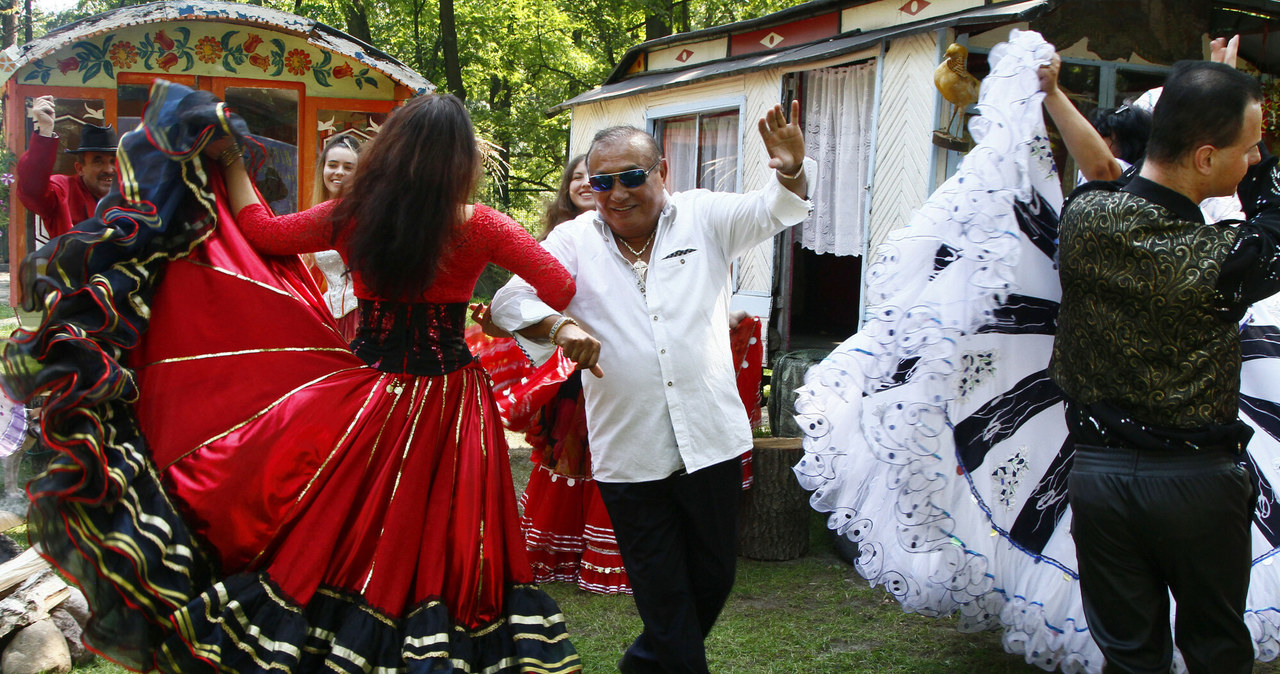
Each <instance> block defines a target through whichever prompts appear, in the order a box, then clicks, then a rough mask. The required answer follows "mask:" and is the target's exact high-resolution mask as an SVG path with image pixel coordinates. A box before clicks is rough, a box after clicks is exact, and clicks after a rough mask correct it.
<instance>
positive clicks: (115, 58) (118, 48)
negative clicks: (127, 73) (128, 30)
mask: <svg viewBox="0 0 1280 674" xmlns="http://www.w3.org/2000/svg"><path fill="white" fill-rule="evenodd" d="M107 58H109V59H111V65H113V66H115V67H117V68H120V69H121V70H123V69H125V68H129V67H131V66H132V65H133V64H135V63H137V62H138V48H137V47H135V46H133V43H132V42H117V43H115V44H113V45H111V49H110V50H108V52H107Z"/></svg>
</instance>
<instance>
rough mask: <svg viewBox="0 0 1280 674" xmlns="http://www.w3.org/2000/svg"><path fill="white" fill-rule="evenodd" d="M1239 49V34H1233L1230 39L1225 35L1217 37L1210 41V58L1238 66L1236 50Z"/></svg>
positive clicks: (1215, 61)
mask: <svg viewBox="0 0 1280 674" xmlns="http://www.w3.org/2000/svg"><path fill="white" fill-rule="evenodd" d="M1239 50H1240V36H1239V35H1232V36H1231V39H1230V40H1228V39H1227V38H1225V37H1215V38H1214V39H1212V40H1210V41H1209V60H1210V61H1213V62H1214V63H1225V64H1226V65H1229V66H1231V67H1232V68H1234V67H1236V52H1237V51H1239Z"/></svg>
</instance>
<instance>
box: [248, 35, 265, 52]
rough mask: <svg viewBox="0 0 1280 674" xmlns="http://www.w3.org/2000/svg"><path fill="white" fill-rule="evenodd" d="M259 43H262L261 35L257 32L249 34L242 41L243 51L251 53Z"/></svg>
mask: <svg viewBox="0 0 1280 674" xmlns="http://www.w3.org/2000/svg"><path fill="white" fill-rule="evenodd" d="M260 44H262V36H260V35H258V34H257V33H252V34H250V35H249V39H248V40H245V41H244V53H246V54H252V53H253V50H255V49H257V48H258V45H260Z"/></svg>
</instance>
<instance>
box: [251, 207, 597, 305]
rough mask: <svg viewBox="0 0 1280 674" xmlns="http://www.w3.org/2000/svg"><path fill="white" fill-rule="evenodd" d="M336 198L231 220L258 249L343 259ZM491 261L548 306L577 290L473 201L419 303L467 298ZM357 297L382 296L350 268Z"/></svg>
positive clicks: (519, 230) (526, 237) (506, 222)
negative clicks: (332, 252) (329, 253)
mask: <svg viewBox="0 0 1280 674" xmlns="http://www.w3.org/2000/svg"><path fill="white" fill-rule="evenodd" d="M337 203H338V202H337V200H331V201H326V202H324V203H322V204H319V205H317V206H314V207H312V208H309V209H307V210H305V211H302V212H299V213H292V214H289V215H280V216H274V217H273V216H271V215H270V213H269V212H268V211H267V209H266V207H264V206H263V205H261V204H251V205H249V206H246V207H244V208H243V209H241V210H240V212H239V213H237V214H236V223H237V224H238V225H239V226H240V230H241V231H242V232H243V233H244V235H245V238H246V239H248V241H249V243H250V244H251V245H252V246H253V247H254V248H255V249H256V250H258V251H259V252H263V253H267V254H271V255H296V254H300V253H312V252H315V251H320V250H328V249H330V248H335V247H336V249H337V250H338V252H339V253H341V254H342V256H343V258H346V257H347V250H346V248H347V242H346V241H345V240H343V239H339V240H338V241H337V244H336V246H335V244H334V243H332V241H333V224H332V220H331V218H330V217H329V216H330V214H331V213H332V212H333V209H334V207H335V206H336V205H337ZM489 262H493V263H494V264H497V265H498V266H500V267H503V268H504V269H507V270H510V271H511V272H513V273H515V274H516V275H518V276H520V277H521V278H523V279H525V280H526V281H528V282H529V284H530V285H532V286H533V287H534V288H535V289H537V291H538V297H539V298H540V299H541V300H542V301H543V302H546V303H547V304H548V305H549V306H551V307H552V308H555V309H557V310H562V309H564V308H565V307H566V306H567V305H568V304H569V300H571V299H573V293H574V291H575V289H576V287H575V285H574V281H573V277H571V276H570V275H569V272H568V271H566V270H565V268H564V266H563V265H561V264H560V262H559V261H558V260H556V259H555V258H554V257H552V255H551V254H550V253H548V252H547V251H546V250H544V249H543V248H542V246H541V245H539V244H538V242H537V241H535V240H534V239H533V237H532V236H531V235H530V234H529V233H528V232H527V231H525V229H524V228H523V227H521V226H520V224H519V223H517V222H516V221H515V220H512V219H511V218H509V217H507V216H506V215H504V214H502V213H500V212H498V211H495V210H493V209H492V208H489V207H488V206H485V205H483V204H476V206H475V212H474V213H473V214H472V216H471V218H470V219H468V220H467V221H466V223H465V225H464V227H463V229H462V230H461V232H460V233H459V234H458V235H456V236H455V237H454V239H453V240H452V241H450V242H449V244H448V246H447V247H446V249H445V251H444V252H443V253H442V255H441V258H440V262H439V264H440V268H439V271H437V272H436V277H435V280H434V281H433V282H432V284H431V287H429V288H427V290H426V291H424V292H423V293H422V295H421V296H419V297H417V298H414V301H418V302H434V303H441V304H448V303H454V302H467V301H469V300H470V299H471V295H472V292H473V291H474V289H475V285H476V280H477V279H479V278H480V273H481V272H483V271H484V268H485V265H486V264H488V263H489ZM352 277H353V280H354V281H355V292H356V297H359V298H361V299H385V298H379V297H377V296H375V295H374V294H373V293H372V292H371V291H370V290H369V288H368V287H367V286H366V285H365V284H364V283H363V281H362V280H361V278H360V275H359V274H358V273H356V272H352Z"/></svg>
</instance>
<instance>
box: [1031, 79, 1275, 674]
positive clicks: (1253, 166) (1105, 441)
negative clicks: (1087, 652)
mask: <svg viewBox="0 0 1280 674" xmlns="http://www.w3.org/2000/svg"><path fill="white" fill-rule="evenodd" d="M1260 101H1261V95H1260V92H1259V88H1258V83H1257V81H1256V80H1254V79H1253V78H1252V77H1249V76H1247V75H1244V74H1243V73H1240V72H1238V71H1236V70H1234V69H1232V68H1230V67H1227V66H1224V65H1222V64H1218V63H1210V62H1205V61H1194V62H1193V61H1183V62H1179V63H1177V64H1175V65H1174V67H1173V70H1172V71H1171V72H1170V74H1169V77H1168V80H1167V81H1166V82H1165V88H1164V93H1163V95H1162V96H1161V98H1160V102H1159V103H1158V104H1157V106H1156V108H1155V111H1154V114H1153V119H1152V132H1151V140H1150V144H1149V145H1148V150H1147V158H1146V161H1145V163H1144V164H1143V166H1142V169H1141V171H1140V172H1139V174H1138V176H1137V177H1135V178H1134V179H1133V180H1132V181H1131V182H1129V183H1128V184H1127V185H1125V186H1124V187H1123V188H1120V187H1119V186H1118V185H1115V184H1112V185H1110V186H1109V187H1107V186H1104V185H1102V184H1098V183H1091V184H1090V185H1089V186H1087V187H1086V188H1085V189H1084V190H1082V191H1081V192H1077V193H1076V194H1073V195H1072V198H1071V199H1070V200H1069V202H1068V203H1067V205H1066V207H1065V208H1064V209H1063V216H1062V223H1061V238H1060V248H1059V261H1060V272H1059V274H1060V276H1061V280H1062V305H1061V310H1060V314H1059V319H1058V333H1057V337H1056V338H1055V340H1054V351H1053V359H1052V361H1051V364H1050V374H1051V376H1052V377H1053V379H1054V381H1055V382H1057V383H1058V385H1059V386H1061V387H1062V389H1063V391H1064V393H1065V394H1066V397H1067V425H1068V427H1069V430H1070V431H1071V434H1072V436H1073V438H1074V440H1075V446H1076V452H1075V458H1074V465H1073V467H1072V472H1071V477H1070V483H1069V484H1070V486H1069V494H1070V502H1071V509H1072V517H1073V520H1072V535H1073V537H1074V538H1075V542H1076V555H1077V559H1078V562H1079V572H1080V588H1081V594H1082V595H1083V599H1084V611H1085V616H1086V618H1087V620H1088V624H1089V630H1090V632H1091V634H1092V635H1093V638H1094V641H1095V642H1097V644H1098V646H1099V647H1100V648H1101V650H1102V653H1103V655H1104V656H1105V657H1106V660H1107V664H1106V667H1107V672H1108V674H1114V673H1117V672H1151V673H1155V672H1160V673H1161V674H1164V673H1167V672H1168V671H1169V669H1170V664H1171V661H1172V657H1173V640H1172V639H1171V637H1170V630H1169V623H1168V616H1169V609H1170V606H1169V595H1170V593H1172V595H1173V597H1174V600H1175V601H1176V602H1177V609H1178V610H1177V619H1176V623H1177V624H1176V634H1177V645H1178V649H1179V650H1180V651H1181V653H1182V655H1183V657H1184V658H1185V660H1186V664H1187V668H1188V670H1189V671H1190V672H1192V673H1193V674H1198V673H1200V672H1215V673H1218V672H1249V671H1251V669H1252V662H1253V646H1252V641H1251V639H1250V637H1249V631H1248V629H1247V628H1246V627H1245V624H1244V607H1245V597H1246V595H1247V593H1248V586H1249V570H1250V563H1251V554H1250V553H1251V541H1250V526H1251V524H1250V522H1251V516H1252V512H1253V504H1254V501H1255V495H1254V486H1253V483H1252V480H1251V478H1250V477H1249V475H1248V474H1247V472H1246V471H1245V469H1244V468H1243V467H1242V466H1241V465H1240V462H1241V461H1242V459H1243V457H1242V452H1243V451H1244V447H1245V445H1246V443H1247V442H1248V440H1249V436H1250V435H1251V433H1252V431H1251V429H1250V428H1249V427H1248V426H1246V425H1245V424H1244V423H1243V422H1241V421H1240V420H1239V418H1238V412H1237V406H1238V401H1239V394H1240V364H1241V356H1240V333H1239V327H1238V322H1239V320H1240V319H1241V318H1242V317H1243V315H1244V312H1245V310H1246V309H1247V308H1248V307H1249V305H1250V304H1252V303H1253V302H1254V301H1256V300H1258V299H1262V298H1264V297H1266V296H1269V295H1271V294H1273V293H1275V292H1276V291H1277V290H1280V282H1278V281H1277V277H1280V218H1278V217H1277V216H1276V213H1275V211H1277V210H1280V209H1277V208H1276V206H1278V205H1280V198H1277V196H1276V186H1275V185H1274V184H1273V179H1274V176H1273V175H1272V174H1273V170H1274V169H1273V167H1274V164H1275V162H1274V160H1271V159H1269V160H1268V161H1266V162H1263V163H1259V160H1260V159H1261V157H1260V140H1261V119H1262V116H1261V107H1260ZM1242 180H1243V182H1242ZM1237 186H1239V187H1240V193H1241V197H1242V202H1243V203H1244V207H1245V211H1246V213H1248V214H1249V215H1250V216H1251V217H1250V220H1249V221H1248V222H1246V223H1244V224H1241V225H1239V226H1224V225H1215V224H1206V223H1205V222H1204V220H1203V218H1202V216H1201V214H1200V210H1199V208H1198V207H1197V205H1196V204H1198V203H1199V202H1200V201H1202V200H1203V199H1204V198H1206V197H1211V196H1227V195H1231V194H1233V193H1235V192H1236V191H1237ZM1089 187H1092V188H1093V189H1089Z"/></svg>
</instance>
